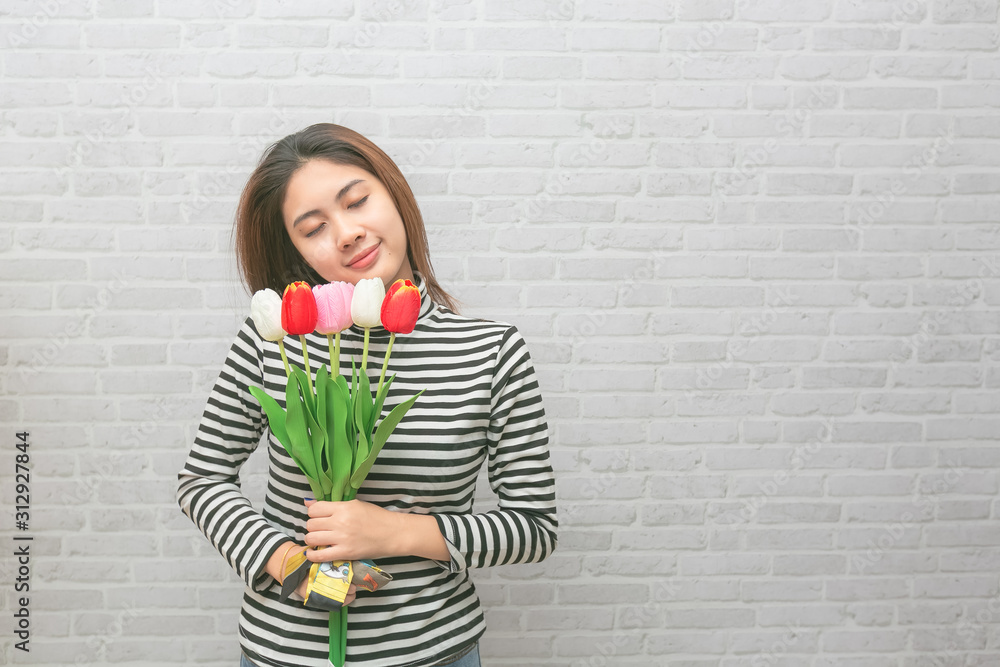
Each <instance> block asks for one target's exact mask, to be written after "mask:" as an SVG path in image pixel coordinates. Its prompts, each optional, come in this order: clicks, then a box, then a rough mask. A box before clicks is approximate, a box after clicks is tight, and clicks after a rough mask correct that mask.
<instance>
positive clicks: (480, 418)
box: [177, 273, 558, 667]
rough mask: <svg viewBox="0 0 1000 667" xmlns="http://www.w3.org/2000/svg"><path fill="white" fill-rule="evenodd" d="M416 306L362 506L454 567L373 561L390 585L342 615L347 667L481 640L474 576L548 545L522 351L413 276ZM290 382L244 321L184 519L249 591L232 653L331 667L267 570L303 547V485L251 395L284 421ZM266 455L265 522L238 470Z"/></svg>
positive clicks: (346, 347)
mask: <svg viewBox="0 0 1000 667" xmlns="http://www.w3.org/2000/svg"><path fill="white" fill-rule="evenodd" d="M415 283H416V284H417V286H418V287H419V289H420V295H421V307H420V315H419V317H418V320H417V325H416V328H415V329H414V331H413V333H411V334H406V335H397V336H396V340H395V343H394V345H393V350H392V356H391V357H390V360H389V370H388V372H387V374H386V377H388V376H389V375H391V374H393V373H395V374H396V378H395V380H394V381H393V383H392V386H391V388H390V391H389V394H388V397H387V398H386V401H385V405H384V407H383V411H382V416H383V417H384V416H385V415H386V414H388V412H389V410H391V409H392V407H394V406H395V405H397V404H399V403H400V402H402V401H403V400H405V399H406V398H408V397H410V396H412V395H414V394H415V393H417V392H418V391H420V390H421V389H426V391H425V392H424V393H423V394H421V396H420V398H418V399H417V401H416V403H415V404H414V406H413V407H412V408H411V409H410V411H409V412H408V413H407V414H406V416H405V418H404V419H403V420H402V422H400V424H399V425H398V426H397V427H396V429H395V431H394V432H393V434H392V436H391V437H390V438H389V440H388V442H387V443H386V444H385V446H384V448H383V449H382V452H381V453H380V454H379V456H378V458H377V459H376V461H375V464H374V465H373V466H372V469H371V472H370V473H369V474H368V477H367V479H366V481H365V482H364V484H363V485H362V487H361V489H360V490H359V491H358V494H357V498H358V499H359V500H363V501H366V502H370V503H374V504H376V505H379V506H381V507H384V508H386V509H389V510H391V511H397V512H416V513H419V514H430V515H432V516H433V517H434V518H435V519H436V520H437V523H438V527H439V528H440V530H441V533H442V535H443V536H444V538H445V541H446V544H447V547H448V550H449V552H450V556H451V558H450V561H449V562H445V561H435V560H428V559H425V558H419V557H415V556H412V557H410V556H408V557H397V558H379V559H376V562H377V563H378V565H379V567H381V568H382V569H384V570H386V571H387V572H389V573H390V574H391V575H392V576H393V580H392V582H390V583H389V585H388V586H386V587H385V588H383V589H379V590H377V591H375V592H373V593H369V592H368V591H364V590H359V591H358V594H357V599H356V600H355V601H354V602H353V603H352V604H351V605H350V607H349V610H350V611H349V616H348V618H349V627H348V631H347V664H348V665H364V666H366V667H400V666H403V665H413V666H418V665H431V664H433V663H435V662H437V661H440V660H441V659H442V658H444V657H446V656H449V655H452V654H454V653H455V652H457V651H458V650H459V649H461V648H463V647H465V646H467V645H469V644H471V643H472V642H474V641H476V640H478V639H479V637H481V636H482V635H483V633H484V632H485V630H486V624H485V621H484V619H483V613H482V609H481V607H480V603H479V599H478V597H477V595H476V591H475V587H474V586H473V584H472V582H471V581H470V579H469V572H468V571H469V569H470V568H481V567H490V566H493V565H506V564H513V563H531V562H537V561H540V560H542V559H543V558H545V557H547V556H548V555H549V554H550V553H552V551H553V549H554V548H555V545H556V529H557V526H558V523H557V519H556V505H555V483H554V476H553V472H552V468H551V465H550V463H549V452H548V435H547V431H548V428H547V424H546V421H545V412H544V409H543V406H542V398H541V394H540V392H539V388H538V383H537V382H536V379H535V373H534V368H533V366H532V362H531V359H530V357H529V355H528V350H527V347H526V346H525V343H524V340H523V338H522V337H521V335H520V333H519V332H518V331H517V329H516V328H515V327H514V326H513V325H511V324H506V323H502V322H493V321H488V320H481V319H473V318H469V317H463V316H460V315H457V314H455V313H453V312H452V311H451V310H449V309H447V308H445V307H444V306H442V305H440V304H437V303H435V302H434V301H433V300H432V299H431V298H430V295H429V294H428V293H427V290H426V287H425V285H424V281H423V280H422V277H421V276H420V274H419V273H415ZM370 334H371V338H370V343H369V359H368V373H369V378H370V379H371V380H372V383H373V386H374V384H377V382H378V374H379V372H380V370H381V367H382V360H383V358H384V354H385V350H386V347H387V343H388V340H389V334H388V333H387V332H386V331H385V330H384V329H382V328H381V327H379V328H375V329H372V330H371V332H370ZM306 340H307V343H308V345H309V362H310V366H311V368H312V371H313V373H315V372H316V371H317V370H318V369H319V367H320V365H321V364H329V362H330V353H329V348H328V346H327V339H326V336H322V335H319V334H309V335H307V336H306ZM362 341H363V329H360V328H358V327H351V328H350V329H348V330H346V331H344V332H343V333H342V334H341V373H342V374H344V376H345V377H348V378H349V377H350V373H351V360H352V359H354V360H355V362H356V363H359V364H360V360H361V348H362ZM284 344H285V351H286V353H287V356H288V361H289V363H290V364H295V365H298V366H299V367H303V361H302V348H301V344H300V341H299V338H298V336H286V337H285V340H284ZM285 383H286V375H285V370H284V366H283V364H282V361H281V355H280V352H279V350H278V344H277V343H274V342H270V341H264V340H262V339H261V337H260V336H259V335H258V333H257V331H256V329H255V327H254V324H253V321H252V320H251V319H250V318H247V319H246V321H244V323H243V325H242V327H241V328H240V331H239V333H238V335H237V336H236V340H235V341H234V343H233V345H232V348H231V349H230V351H229V354H228V356H227V358H226V361H225V365H224V367H223V369H222V371H221V373H220V374H219V377H218V380H217V382H216V384H215V386H214V387H213V389H212V391H211V394H210V396H209V398H208V403H207V405H206V407H205V412H204V414H203V416H202V418H201V422H200V424H199V426H198V431H197V433H196V435H195V439H194V444H193V446H192V448H191V451H190V454H189V456H188V458H187V461H186V462H185V464H184V467H183V468H182V469H181V471H180V472H179V474H178V480H179V483H178V488H177V501H178V504H179V505H180V507H181V509H182V511H183V512H184V513H185V514H186V515H187V516H188V517H189V518H190V519H191V520H192V521H193V522H194V523H195V525H196V526H197V527H198V529H199V530H201V531H202V533H204V534H205V536H206V537H207V538H208V539H209V541H210V542H211V543H212V545H213V546H214V547H215V548H216V549H217V550H218V551H219V553H220V554H221V555H222V556H223V557H224V558H225V559H226V561H227V562H228V563H229V564H230V566H232V568H233V569H234V570H235V572H236V573H237V574H238V575H239V576H240V577H241V578H242V579H243V581H244V582H245V583H246V588H245V589H244V595H243V604H242V608H241V611H240V621H239V628H240V644H241V646H242V648H243V651H244V652H245V653H246V654H247V655H248V656H249V657H250V659H251V660H253V661H254V662H255V663H257V664H259V665H275V666H279V667H293V666H294V667H299V666H303V667H311V666H315V667H327V664H328V660H327V656H328V654H329V636H328V613H327V612H325V611H320V610H314V609H311V608H309V607H305V606H303V604H302V602H301V600H298V601H297V600H294V599H291V598H288V599H286V600H285V601H284V602H281V601H279V600H278V594H279V589H280V587H279V585H278V583H277V581H276V580H275V579H273V578H272V577H271V576H270V575H269V574H267V572H266V571H265V570H264V565H265V563H266V562H267V560H268V559H269V558H270V556H271V555H272V554H273V553H274V552H275V551H276V550H277V548H278V546H279V545H280V544H281V543H282V542H284V541H285V540H288V539H289V538H291V539H294V540H295V541H296V542H297V543H299V544H304V538H305V534H306V530H305V523H306V520H307V518H308V516H307V514H306V508H305V505H304V504H303V502H302V499H303V497H306V496H311V495H312V494H311V492H310V489H309V484H308V481H307V480H306V478H305V476H304V475H303V474H302V473H301V472H300V471H299V469H298V467H297V466H296V465H295V463H294V462H293V461H292V459H291V457H289V456H288V454H287V453H286V452H285V449H284V447H283V446H282V445H281V443H279V442H278V441H277V440H276V439H275V438H274V437H273V435H272V434H271V432H270V429H269V428H267V416H266V414H264V412H263V411H262V409H261V408H260V405H259V404H258V403H257V401H256V399H254V398H253V396H252V395H251V394H250V392H249V391H248V387H250V386H258V387H263V388H264V390H265V391H266V392H267V393H268V394H270V395H271V396H272V397H274V398H275V400H277V401H278V403H279V404H280V405H281V406H282V407H284V405H285V401H284V388H285ZM264 434H266V437H265V438H263V442H265V443H266V446H267V454H268V461H269V463H268V481H267V489H266V495H265V500H264V505H263V508H262V510H261V511H257V510H256V509H254V508H253V507H252V506H251V504H250V502H249V501H248V500H247V498H246V497H245V496H244V495H243V493H242V492H241V490H240V480H239V471H240V467H241V466H242V465H243V462H244V461H246V459H247V457H249V456H250V454H251V453H252V452H253V451H254V449H256V448H257V446H258V443H259V442H261V440H262V438H261V436H262V435H264ZM484 461H485V462H486V464H487V472H488V476H489V482H490V486H491V487H492V488H493V490H494V491H495V492H496V494H497V496H498V508H497V509H494V510H491V511H488V512H482V513H473V512H472V503H473V497H474V495H475V482H476V477H477V473H478V472H479V470H480V469H481V467H482V465H483V462H484Z"/></svg>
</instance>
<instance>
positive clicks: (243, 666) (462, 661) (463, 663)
mask: <svg viewBox="0 0 1000 667" xmlns="http://www.w3.org/2000/svg"><path fill="white" fill-rule="evenodd" d="M240 667H257V665H255V664H254V663H252V662H250V659H249V658H247V657H246V655H245V654H244V653H243V652H242V651H241V652H240ZM448 667H482V666H481V665H480V664H479V642H476V647H475V648H474V649H472V650H471V651H469V652H468V653H466V654H465V655H463V656H462V657H461V658H459V659H458V660H456V661H455V662H450V663H448Z"/></svg>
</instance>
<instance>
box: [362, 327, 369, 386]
mask: <svg viewBox="0 0 1000 667" xmlns="http://www.w3.org/2000/svg"><path fill="white" fill-rule="evenodd" d="M361 372H362V373H365V374H366V375H367V374H368V327H365V347H364V349H363V350H362V352H361Z"/></svg>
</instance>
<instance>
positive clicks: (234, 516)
mask: <svg viewBox="0 0 1000 667" xmlns="http://www.w3.org/2000/svg"><path fill="white" fill-rule="evenodd" d="M261 348H262V343H261V339H260V336H259V335H258V334H257V331H256V329H255V328H254V326H253V321H252V320H251V319H250V318H249V317H248V318H247V319H246V321H244V323H243V326H242V327H241V328H240V331H239V333H238V334H237V336H236V340H235V341H234V342H233V345H232V347H231V348H230V350H229V353H228V355H227V357H226V361H225V365H224V366H223V368H222V371H221V372H220V373H219V377H218V379H217V380H216V382H215V386H214V387H213V388H212V391H211V393H210V394H209V397H208V403H207V405H206V406H205V412H204V413H203V415H202V418H201V422H200V424H199V425H198V430H197V433H196V434H195V438H194V445H193V446H192V448H191V452H190V454H189V455H188V458H187V461H186V462H185V463H184V467H183V468H181V470H180V472H179V473H178V475H177V478H178V485H177V503H178V504H179V505H180V508H181V511H183V512H184V514H186V515H187V516H188V518H189V519H191V520H192V521H193V522H194V524H195V525H196V526H197V527H198V529H199V530H200V531H201V532H202V533H204V535H205V537H207V538H208V540H209V541H210V542H211V543H212V546H214V547H215V548H216V550H217V551H218V552H219V553H220V554H222V556H223V558H225V559H226V561H227V562H228V563H229V565H230V566H231V567H232V568H233V569H234V570H235V571H236V574H237V575H239V576H240V577H241V578H242V579H243V581H244V582H246V584H247V585H248V586H250V587H251V588H252V589H253V590H255V591H263V590H264V589H266V588H267V587H268V586H269V585H270V584H271V583H272V582H271V576H270V575H269V574H267V572H266V570H264V565H265V564H266V563H267V561H268V559H269V558H270V557H271V554H273V553H274V552H275V551H276V550H277V548H278V547H279V546H280V545H281V544H282V543H283V542H285V541H287V540H289V539H291V538H290V537H289V536H288V535H286V534H285V533H283V532H282V531H280V530H278V529H277V528H275V527H274V526H273V525H271V524H270V523H269V522H268V521H267V520H266V519H265V518H264V517H263V516H262V515H261V514H260V513H259V512H257V511H256V510H254V508H253V506H252V505H251V504H250V501H249V500H248V499H247V498H246V496H244V495H243V493H242V491H241V490H240V479H239V473H240V467H241V466H242V465H243V462H244V461H246V460H247V458H248V457H249V456H250V454H252V453H253V451H254V450H255V449H256V448H257V444H258V443H259V442H260V438H261V435H262V434H263V432H264V428H265V423H266V417H265V416H264V415H263V411H262V409H261V407H260V405H259V403H257V399H255V398H254V397H253V395H252V394H251V393H250V391H249V387H251V386H257V387H262V386H263V381H262V380H263V370H262V366H263V364H262V361H261V360H262V350H261Z"/></svg>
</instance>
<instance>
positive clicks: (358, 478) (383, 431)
mask: <svg viewBox="0 0 1000 667" xmlns="http://www.w3.org/2000/svg"><path fill="white" fill-rule="evenodd" d="M425 391H426V389H421V390H420V391H418V392H417V393H416V394H415V395H413V396H411V397H410V398H408V399H406V400H405V401H403V402H402V403H400V404H399V405H397V406H396V407H394V408H393V409H392V410H391V411H390V412H389V414H388V415H386V417H385V419H383V420H382V423H381V424H379V425H378V428H377V429H376V430H375V437H374V438H373V439H372V448H371V452H370V453H369V454H368V456H367V458H366V459H365V460H364V461H363V462H362V463H361V465H359V466H358V467H357V469H356V470H355V471H354V474H353V475H351V486H352V487H353V488H355V489H359V488H361V484H362V482H364V481H365V477H367V476H368V472H369V471H370V470H371V469H372V464H373V463H375V459H376V457H378V454H379V452H381V451H382V446H383V445H384V444H385V441H386V440H388V439H389V435H390V434H391V433H392V432H393V430H394V429H395V428H396V426H397V425H398V424H399V422H400V420H401V419H402V418H403V415H405V414H406V412H407V411H408V410H409V409H410V408H411V407H413V403H414V402H415V401H416V400H417V398H418V397H419V396H420V394H422V393H424V392H425Z"/></svg>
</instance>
